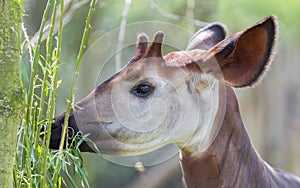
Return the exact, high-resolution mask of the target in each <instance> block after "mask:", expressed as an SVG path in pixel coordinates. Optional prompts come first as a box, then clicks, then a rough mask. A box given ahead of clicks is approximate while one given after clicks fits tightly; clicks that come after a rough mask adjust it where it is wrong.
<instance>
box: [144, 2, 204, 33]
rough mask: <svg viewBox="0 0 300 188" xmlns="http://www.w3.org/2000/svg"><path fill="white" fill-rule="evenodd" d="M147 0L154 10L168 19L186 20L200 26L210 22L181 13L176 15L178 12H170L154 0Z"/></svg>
mask: <svg viewBox="0 0 300 188" xmlns="http://www.w3.org/2000/svg"><path fill="white" fill-rule="evenodd" d="M147 2H148V4H149V5H150V7H151V8H152V9H153V10H154V11H156V12H157V13H158V14H160V15H161V16H163V17H165V18H168V19H171V20H176V21H179V20H184V21H186V22H188V23H191V24H193V25H195V26H200V27H205V26H207V25H208V24H209V23H207V22H203V21H199V20H195V19H193V18H188V17H185V16H179V15H176V14H171V13H168V12H166V11H164V10H163V9H161V8H160V7H159V6H158V5H157V4H156V3H154V2H153V0H147Z"/></svg>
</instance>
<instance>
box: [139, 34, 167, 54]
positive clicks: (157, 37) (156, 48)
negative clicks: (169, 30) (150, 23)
mask: <svg viewBox="0 0 300 188" xmlns="http://www.w3.org/2000/svg"><path fill="white" fill-rule="evenodd" d="M163 39H164V33H163V32H162V31H158V32H156V33H155V34H154V38H153V41H152V43H151V45H150V47H149V48H148V50H147V52H146V54H145V55H144V57H159V58H162V53H161V47H162V42H163Z"/></svg>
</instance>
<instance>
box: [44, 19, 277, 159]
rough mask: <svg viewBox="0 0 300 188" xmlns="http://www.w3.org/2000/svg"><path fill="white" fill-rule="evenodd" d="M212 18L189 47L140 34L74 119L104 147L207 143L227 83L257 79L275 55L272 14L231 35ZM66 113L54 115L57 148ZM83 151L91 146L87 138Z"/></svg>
mask: <svg viewBox="0 0 300 188" xmlns="http://www.w3.org/2000/svg"><path fill="white" fill-rule="evenodd" d="M225 35H226V34H225V30H224V28H223V27H222V26H221V25H220V24H212V25H210V26H208V27H206V28H204V29H202V30H200V31H199V32H197V33H196V34H195V35H194V36H193V37H192V39H191V41H190V44H189V46H188V47H187V49H186V51H179V52H172V53H169V54H167V55H165V56H162V52H161V47H162V42H163V37H164V36H163V33H162V32H157V33H156V34H155V35H154V39H153V41H152V42H151V44H150V46H149V47H148V39H147V36H146V35H145V34H140V35H139V36H138V38H137V43H136V53H135V55H134V57H133V58H132V59H131V60H130V62H129V63H128V64H127V65H126V66H125V67H124V68H123V69H122V70H121V71H120V72H119V73H117V74H115V75H114V76H112V77H111V78H110V79H108V80H107V81H105V82H104V83H102V84H101V85H100V86H98V87H97V88H96V89H95V90H94V91H92V92H91V93H90V94H89V95H88V96H87V97H85V98H84V99H83V100H81V101H79V102H78V103H76V105H75V109H73V110H72V112H71V116H70V119H69V126H70V127H72V128H73V129H74V130H75V132H78V131H81V132H83V134H89V138H90V139H91V140H92V141H93V142H94V143H95V144H96V146H97V147H98V149H99V150H100V151H101V152H103V153H105V154H113V155H137V154H143V153H146V152H149V151H152V150H155V149H157V148H159V147H161V146H163V145H166V144H168V143H175V144H176V145H177V146H178V147H179V148H180V149H185V150H193V149H194V148H193V147H194V146H195V145H197V146H196V147H197V148H198V149H199V148H201V149H200V150H203V149H205V148H206V147H207V146H208V144H209V143H210V142H211V141H212V139H214V136H215V135H216V134H217V133H218V130H219V129H218V127H219V125H216V124H217V123H216V122H215V119H216V117H217V115H218V113H219V109H220V104H222V101H221V100H223V99H222V97H220V96H221V95H220V93H221V91H220V90H222V87H221V86H223V85H224V84H223V83H225V84H227V85H230V86H233V87H244V86H251V85H253V84H255V83H256V82H257V80H260V78H261V77H262V75H263V73H264V72H265V71H264V70H265V69H266V67H268V65H269V62H270V55H271V52H272V46H273V43H274V36H275V23H274V18H273V17H268V18H266V19H264V20H263V21H261V22H259V23H257V24H256V25H255V26H253V27H251V28H249V29H247V30H246V31H244V32H240V33H237V34H235V35H232V36H231V37H229V38H227V39H224V38H225ZM63 120H64V113H63V114H61V115H59V116H58V117H57V118H56V121H55V122H54V123H53V126H52V127H53V129H52V136H51V144H50V147H51V148H58V144H59V141H60V135H61V124H62V123H63ZM81 150H82V151H93V150H91V148H90V147H89V146H88V145H86V143H84V144H83V145H82V146H81Z"/></svg>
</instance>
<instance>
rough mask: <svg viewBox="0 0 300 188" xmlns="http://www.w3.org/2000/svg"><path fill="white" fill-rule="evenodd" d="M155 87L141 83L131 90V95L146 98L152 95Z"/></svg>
mask: <svg viewBox="0 0 300 188" xmlns="http://www.w3.org/2000/svg"><path fill="white" fill-rule="evenodd" d="M152 90H153V86H151V84H149V83H147V82H143V83H140V84H138V85H136V86H134V87H133V88H132V90H131V93H132V94H134V95H135V96H137V97H145V96H147V95H149V94H150V93H151V91H152Z"/></svg>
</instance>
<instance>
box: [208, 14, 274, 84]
mask: <svg viewBox="0 0 300 188" xmlns="http://www.w3.org/2000/svg"><path fill="white" fill-rule="evenodd" d="M276 27H277V21H276V17H274V16H269V17H266V18H265V19H263V20H262V21H260V22H258V23H257V24H255V25H254V26H253V27H251V28H249V29H247V30H245V31H244V32H239V33H236V34H234V35H232V36H231V37H229V38H227V39H225V40H223V41H222V42H220V43H219V44H217V45H216V46H215V47H213V48H212V49H211V50H210V52H209V53H210V54H213V55H214V57H215V58H216V60H217V61H218V63H219V65H220V68H221V71H222V74H223V77H224V81H225V83H227V84H228V85H230V86H233V87H245V86H253V85H255V84H256V83H258V82H259V81H260V80H262V78H263V76H264V74H265V73H266V72H267V70H268V68H269V67H270V65H271V62H272V57H273V49H274V43H275V39H276Z"/></svg>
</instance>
